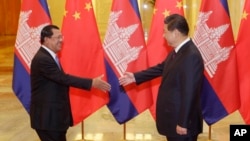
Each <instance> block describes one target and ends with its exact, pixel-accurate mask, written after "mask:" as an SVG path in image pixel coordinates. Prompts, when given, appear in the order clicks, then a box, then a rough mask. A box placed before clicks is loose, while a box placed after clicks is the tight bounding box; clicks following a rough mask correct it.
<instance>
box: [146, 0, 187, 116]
mask: <svg viewBox="0 0 250 141" xmlns="http://www.w3.org/2000/svg"><path fill="white" fill-rule="evenodd" d="M182 4H183V3H182V0H156V3H155V8H154V15H153V19H152V24H151V29H150V32H149V37H148V42H147V50H148V51H147V53H148V64H149V66H154V65H156V64H158V63H161V62H162V61H163V60H164V59H165V58H166V57H167V55H168V53H169V52H170V50H171V49H172V48H171V47H169V46H168V44H167V42H166V40H165V39H164V37H163V28H164V19H165V17H167V16H169V15H170V14H174V13H177V14H180V15H184V12H183V5H182ZM160 83H161V77H160V78H156V79H154V80H151V90H152V96H153V105H152V106H151V108H150V112H151V114H152V116H153V117H154V119H155V108H156V99H157V94H158V88H159V86H160Z"/></svg>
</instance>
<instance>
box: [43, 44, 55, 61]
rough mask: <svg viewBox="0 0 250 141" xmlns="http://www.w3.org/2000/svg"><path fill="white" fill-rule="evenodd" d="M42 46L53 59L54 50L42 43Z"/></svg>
mask: <svg viewBox="0 0 250 141" xmlns="http://www.w3.org/2000/svg"><path fill="white" fill-rule="evenodd" d="M42 48H44V49H45V50H47V51H48V52H49V54H50V55H51V56H52V57H53V58H54V59H55V58H56V54H55V52H53V51H52V50H50V49H49V48H48V47H46V46H44V45H42Z"/></svg>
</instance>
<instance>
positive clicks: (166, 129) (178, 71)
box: [134, 40, 204, 137]
mask: <svg viewBox="0 0 250 141" xmlns="http://www.w3.org/2000/svg"><path fill="white" fill-rule="evenodd" d="M172 54H173V52H171V53H170V55H169V56H168V57H167V58H166V60H165V61H164V62H163V63H161V64H159V65H156V66H154V67H151V68H149V69H147V70H144V71H141V72H138V73H135V74H134V75H135V79H136V83H137V84H140V83H142V82H145V81H148V80H151V79H153V78H155V77H158V76H162V82H161V85H160V87H159V91H158V97H157V103H156V124H157V129H158V131H159V133H160V134H163V135H166V136H168V137H176V136H180V135H178V134H177V133H176V125H177V124H178V125H180V126H182V127H185V128H187V129H188V135H187V136H189V135H197V134H199V133H201V132H202V123H203V121H202V113H201V103H200V95H201V87H202V81H203V77H204V75H203V71H204V64H203V60H202V57H201V54H200V52H199V50H198V49H197V47H196V46H195V45H194V43H193V42H192V40H190V41H188V42H187V43H185V44H184V45H183V46H182V47H181V48H180V50H179V51H178V52H177V54H176V57H175V58H174V59H171V56H172Z"/></svg>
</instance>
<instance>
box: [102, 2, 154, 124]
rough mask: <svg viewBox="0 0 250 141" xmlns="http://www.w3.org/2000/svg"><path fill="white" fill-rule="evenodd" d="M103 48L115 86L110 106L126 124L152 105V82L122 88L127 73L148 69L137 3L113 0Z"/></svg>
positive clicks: (111, 80)
mask: <svg viewBox="0 0 250 141" xmlns="http://www.w3.org/2000/svg"><path fill="white" fill-rule="evenodd" d="M103 47H104V50H105V59H106V70H107V76H108V82H109V83H110V84H111V85H112V89H111V91H110V101H109V103H108V105H107V106H108V108H109V109H110V111H111V113H112V114H113V116H114V117H115V119H116V120H117V122H118V123H120V124H121V123H125V122H126V121H128V120H130V119H132V118H133V117H135V116H137V115H138V114H139V113H141V112H143V111H145V110H146V109H148V108H149V107H150V106H151V104H152V97H151V93H150V89H149V83H144V84H142V85H138V86H134V85H130V86H127V87H122V86H120V85H119V82H118V78H119V77H120V76H121V75H123V73H124V72H125V71H129V72H136V71H139V70H142V69H145V68H147V62H146V61H147V56H146V55H147V54H146V46H145V40H144V36H143V30H142V25H141V21H140V14H139V9H138V5H137V0H113V3H112V9H111V13H110V17H109V23H108V29H107V31H106V35H105V39H104V43H103Z"/></svg>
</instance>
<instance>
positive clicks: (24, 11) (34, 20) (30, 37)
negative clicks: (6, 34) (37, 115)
mask: <svg viewBox="0 0 250 141" xmlns="http://www.w3.org/2000/svg"><path fill="white" fill-rule="evenodd" d="M50 23H51V20H50V14H49V11H48V6H47V1H46V0H22V3H21V11H20V16H19V24H18V31H17V36H16V43H15V49H14V70H13V80H12V88H13V91H14V93H15V94H16V96H17V97H18V99H19V100H20V101H21V103H22V105H23V106H24V108H25V109H26V111H27V112H29V109H30V98H31V88H30V64H31V60H32V58H33V57H34V55H35V53H36V52H37V50H38V49H39V48H40V46H41V44H40V32H41V30H42V28H43V27H44V26H45V25H48V24H50Z"/></svg>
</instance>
